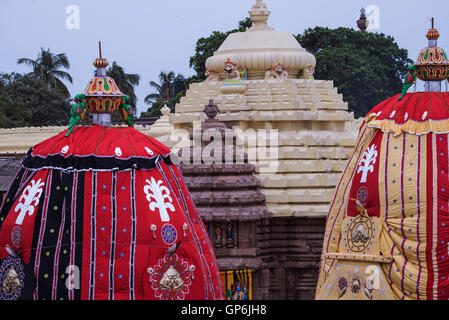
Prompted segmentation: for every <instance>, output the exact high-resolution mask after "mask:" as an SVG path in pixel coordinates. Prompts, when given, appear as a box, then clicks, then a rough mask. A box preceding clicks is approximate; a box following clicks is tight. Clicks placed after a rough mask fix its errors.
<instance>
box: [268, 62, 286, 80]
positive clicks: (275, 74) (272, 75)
mask: <svg viewBox="0 0 449 320" xmlns="http://www.w3.org/2000/svg"><path fill="white" fill-rule="evenodd" d="M287 78H288V72H287V70H286V69H285V67H284V65H283V64H281V63H280V62H278V63H277V64H275V65H274V66H273V67H272V68H271V70H269V71H267V73H266V74H265V79H280V80H285V79H287Z"/></svg>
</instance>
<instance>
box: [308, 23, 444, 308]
mask: <svg viewBox="0 0 449 320" xmlns="http://www.w3.org/2000/svg"><path fill="white" fill-rule="evenodd" d="M432 29H433V28H432ZM438 35H439V34H438V31H436V30H430V31H429V38H430V40H431V41H433V40H435V41H436V39H437V38H438ZM430 44H434V43H432V42H431V43H430ZM429 52H430V51H429ZM440 58H441V57H440ZM432 59H433V58H432ZM432 65H433V64H432V63H430V64H429V65H428V66H429V67H432ZM416 67H417V69H418V77H419V70H420V68H421V69H422V67H421V66H419V65H416ZM411 71H413V70H411ZM425 79H426V82H425V85H424V88H425V92H414V93H404V92H403V93H402V94H397V95H394V96H393V97H391V98H389V99H387V100H385V101H383V102H381V103H380V104H379V105H377V106H376V107H375V108H373V109H372V110H371V111H370V112H369V113H368V115H367V116H366V118H365V121H364V123H363V124H362V126H361V128H360V131H359V136H358V139H357V141H356V145H355V150H354V152H353V154H352V155H351V156H350V159H349V161H348V163H347V165H346V167H345V168H344V170H343V174H342V177H341V179H340V181H339V182H338V184H337V188H336V190H335V194H334V197H333V199H332V202H331V206H330V209H329V213H328V220H327V227H326V233H325V237H324V244H323V256H322V257H323V258H322V261H321V270H320V276H319V281H318V288H317V293H316V297H317V299H346V298H347V297H348V294H347V293H346V294H344V293H343V292H344V287H345V285H344V281H343V280H341V278H342V277H345V278H346V279H347V281H348V282H349V287H350V288H351V294H352V298H353V299H369V300H377V299H391V300H393V299H396V300H404V299H418V300H433V299H438V300H448V299H449V282H447V281H445V280H444V279H445V277H447V274H448V273H449V265H448V263H447V260H448V243H449V229H448V228H449V220H448V215H449V205H448V198H449V94H448V92H441V83H435V81H436V80H440V81H443V80H445V79H442V78H438V77H436V78H434V77H426V78H425ZM409 82H410V83H412V81H409ZM438 89H440V90H438ZM400 97H402V99H399V98H400Z"/></svg>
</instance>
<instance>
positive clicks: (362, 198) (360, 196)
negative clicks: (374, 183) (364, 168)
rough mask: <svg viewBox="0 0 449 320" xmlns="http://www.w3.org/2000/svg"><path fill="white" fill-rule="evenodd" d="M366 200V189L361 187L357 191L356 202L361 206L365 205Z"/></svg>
mask: <svg viewBox="0 0 449 320" xmlns="http://www.w3.org/2000/svg"><path fill="white" fill-rule="evenodd" d="M367 199H368V188H367V187H361V188H360V189H359V190H358V191H357V200H359V201H360V203H361V204H366V201H367Z"/></svg>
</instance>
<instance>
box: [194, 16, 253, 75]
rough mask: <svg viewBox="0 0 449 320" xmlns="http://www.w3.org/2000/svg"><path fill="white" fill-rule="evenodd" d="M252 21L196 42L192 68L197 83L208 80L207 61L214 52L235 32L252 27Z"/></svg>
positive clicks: (241, 23) (246, 20)
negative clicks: (206, 74) (206, 73)
mask: <svg viewBox="0 0 449 320" xmlns="http://www.w3.org/2000/svg"><path fill="white" fill-rule="evenodd" d="M251 25H252V21H251V19H250V18H249V17H248V18H246V19H244V20H242V21H239V24H238V28H237V29H234V30H231V31H227V32H220V31H214V32H212V34H211V35H210V36H208V37H205V38H200V39H199V40H198V41H197V42H196V46H195V54H194V55H193V56H192V57H190V67H191V68H193V70H195V71H196V75H195V76H194V79H195V82H198V81H203V80H205V79H206V77H205V76H204V73H205V72H206V60H207V59H208V58H209V57H211V56H213V55H214V52H215V51H217V50H218V48H220V46H221V45H222V44H223V42H224V41H225V40H226V38H227V37H228V36H229V35H230V34H231V33H234V32H244V31H246V29H247V28H249V27H251Z"/></svg>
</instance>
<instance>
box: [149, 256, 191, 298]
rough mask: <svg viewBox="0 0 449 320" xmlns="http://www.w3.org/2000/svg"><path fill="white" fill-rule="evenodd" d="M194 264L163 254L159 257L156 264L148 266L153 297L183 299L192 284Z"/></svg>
mask: <svg viewBox="0 0 449 320" xmlns="http://www.w3.org/2000/svg"><path fill="white" fill-rule="evenodd" d="M194 271H195V266H193V265H190V266H189V263H188V262H187V261H185V260H184V259H182V258H181V257H178V255H177V254H176V253H175V254H173V255H172V256H169V255H165V257H164V258H162V259H159V261H158V264H157V265H155V266H154V267H153V268H148V269H147V272H148V274H149V275H150V283H151V288H152V289H153V290H154V293H155V297H156V298H158V299H160V300H185V298H186V295H187V294H189V292H190V291H189V287H190V285H191V284H192V280H193V272H194Z"/></svg>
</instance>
